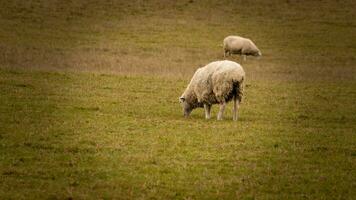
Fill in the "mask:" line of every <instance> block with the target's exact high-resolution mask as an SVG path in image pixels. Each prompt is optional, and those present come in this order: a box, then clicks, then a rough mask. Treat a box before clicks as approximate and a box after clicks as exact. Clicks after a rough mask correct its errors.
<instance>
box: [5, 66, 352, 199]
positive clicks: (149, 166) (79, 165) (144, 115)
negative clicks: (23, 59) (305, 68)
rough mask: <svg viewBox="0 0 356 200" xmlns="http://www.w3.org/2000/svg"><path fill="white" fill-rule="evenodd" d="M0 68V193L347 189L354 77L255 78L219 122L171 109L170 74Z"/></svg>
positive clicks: (330, 193)
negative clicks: (237, 109) (236, 107)
mask: <svg viewBox="0 0 356 200" xmlns="http://www.w3.org/2000/svg"><path fill="white" fill-rule="evenodd" d="M1 77H2V78H1V88H2V89H1V91H2V92H1V102H2V105H1V110H2V112H1V115H0V117H1V119H2V121H3V123H2V125H1V126H0V127H1V129H0V130H1V143H2V148H1V155H2V157H1V179H2V182H1V187H0V188H1V191H0V192H1V193H0V194H2V196H3V197H5V198H6V197H10V196H12V197H27V196H28V195H30V196H31V197H34V198H45V197H48V196H59V197H60V198H62V197H63V198H64V197H68V196H72V197H79V198H87V197H123V198H124V197H125V198H131V197H135V198H138V197H144V198H148V197H157V198H163V199H167V198H173V197H179V198H183V197H192V198H202V197H205V198H208V197H209V198H222V197H225V198H234V197H236V196H239V197H258V198H261V197H262V198H268V197H270V198H276V197H278V198H287V197H288V198H291V197H295V198H301V197H303V196H307V197H308V198H311V199H315V198H332V199H334V198H339V197H343V198H351V197H352V196H354V195H355V191H354V190H352V187H354V183H355V168H354V167H355V166H354V164H355V132H354V131H355V124H354V123H352V122H354V121H355V120H356V117H355V115H354V114H353V113H355V111H356V109H355V107H354V106H353V104H354V99H355V98H356V93H355V92H354V89H355V88H356V85H355V83H353V84H350V83H342V84H329V85H328V86H327V87H325V88H321V87H311V86H310V85H308V84H298V85H295V84H280V83H279V82H270V83H269V85H268V86H266V85H265V83H264V82H258V81H257V82H255V83H254V86H253V87H250V88H249V89H248V91H247V94H246V99H245V100H246V101H245V104H244V105H243V107H242V108H243V109H241V120H240V121H239V122H238V123H234V122H233V121H232V120H231V116H230V115H231V113H230V112H231V111H230V110H231V109H228V111H230V112H227V114H228V116H227V120H226V121H223V122H219V121H216V120H210V121H205V120H204V119H203V118H202V116H203V112H202V110H199V111H196V112H195V113H194V115H193V116H192V119H189V120H187V119H184V118H182V116H181V113H180V112H178V111H179V105H177V103H176V97H177V96H178V95H179V94H180V92H181V91H180V88H182V87H183V86H184V85H185V84H186V83H185V82H184V81H182V80H178V81H172V80H168V79H157V78H142V77H130V78H128V77H117V76H112V75H90V74H62V73H28V72H18V71H15V72H14V71H2V72H1ZM162 81H163V82H164V84H162ZM157 91H158V92H157ZM329 91H334V92H333V94H332V95H330V93H329ZM296 93H304V94H305V96H303V97H299V98H298V97H297V98H295V94H296ZM315 94H317V95H315ZM311 102H313V103H311ZM327 102H330V103H329V104H328V103H327ZM132 108H135V109H132ZM350 108H352V109H350ZM214 113H216V110H214ZM19 188H21V193H20V192H18V189H19Z"/></svg>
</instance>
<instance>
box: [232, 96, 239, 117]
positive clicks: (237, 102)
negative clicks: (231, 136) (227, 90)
mask: <svg viewBox="0 0 356 200" xmlns="http://www.w3.org/2000/svg"><path fill="white" fill-rule="evenodd" d="M239 104H240V102H239V100H238V99H237V97H236V96H235V97H234V108H233V113H232V118H233V120H234V121H237V112H238V110H239Z"/></svg>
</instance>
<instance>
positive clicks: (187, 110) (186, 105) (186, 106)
mask: <svg viewBox="0 0 356 200" xmlns="http://www.w3.org/2000/svg"><path fill="white" fill-rule="evenodd" d="M179 102H180V104H181V105H182V108H183V115H184V117H189V115H190V113H191V112H192V110H193V109H194V107H193V106H192V105H191V104H190V103H189V102H188V101H187V100H186V98H185V97H184V96H181V97H179Z"/></svg>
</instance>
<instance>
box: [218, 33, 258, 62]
mask: <svg viewBox="0 0 356 200" xmlns="http://www.w3.org/2000/svg"><path fill="white" fill-rule="evenodd" d="M223 46H224V58H225V57H226V56H227V55H231V54H240V55H241V56H242V55H243V56H244V60H246V56H248V55H252V56H262V53H261V51H260V50H259V49H258V48H257V46H256V45H255V44H254V43H253V42H252V41H251V40H250V39H248V38H243V37H240V36H227V37H226V38H225V39H224V43H223Z"/></svg>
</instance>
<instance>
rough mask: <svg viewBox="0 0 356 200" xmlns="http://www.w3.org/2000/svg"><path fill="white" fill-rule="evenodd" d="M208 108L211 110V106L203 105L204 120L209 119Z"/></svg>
mask: <svg viewBox="0 0 356 200" xmlns="http://www.w3.org/2000/svg"><path fill="white" fill-rule="evenodd" d="M210 108H211V105H208V104H204V110H205V119H210Z"/></svg>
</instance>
